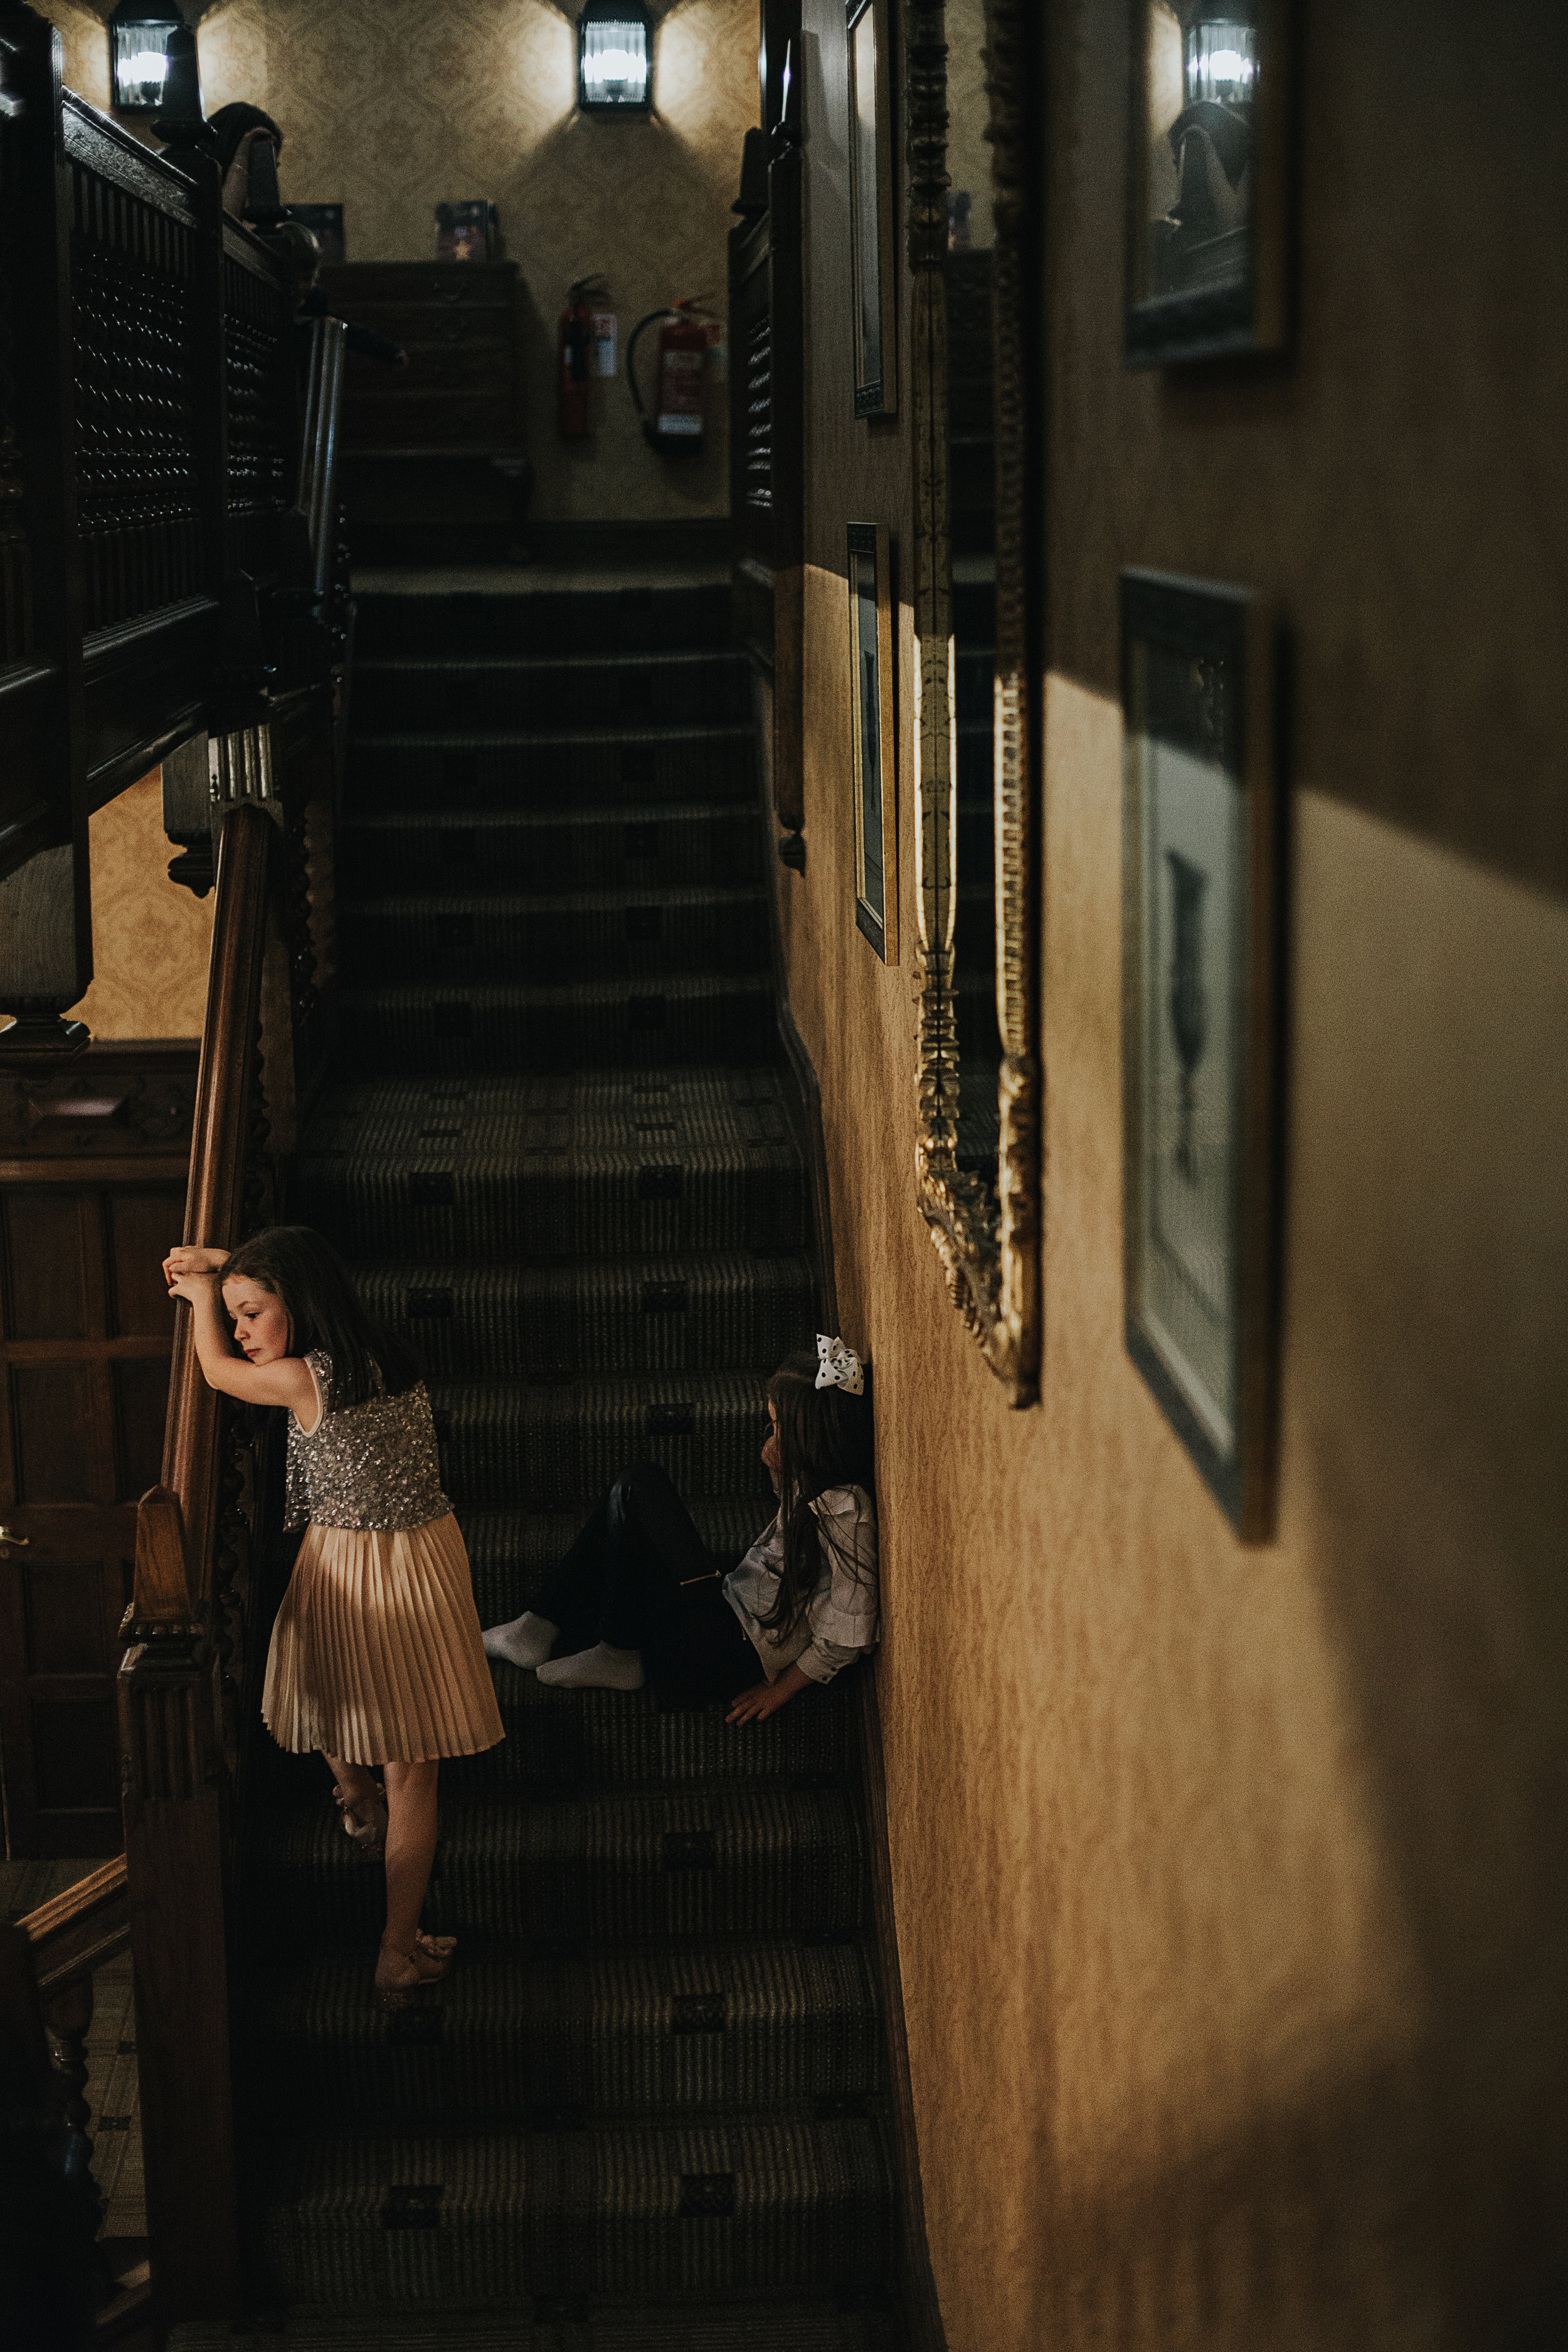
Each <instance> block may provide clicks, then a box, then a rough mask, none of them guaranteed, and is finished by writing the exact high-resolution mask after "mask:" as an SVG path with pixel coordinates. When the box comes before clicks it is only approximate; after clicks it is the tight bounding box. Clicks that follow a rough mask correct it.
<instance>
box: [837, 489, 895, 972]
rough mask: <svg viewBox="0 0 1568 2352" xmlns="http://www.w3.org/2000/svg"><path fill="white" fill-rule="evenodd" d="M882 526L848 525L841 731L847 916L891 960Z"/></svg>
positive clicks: (888, 610)
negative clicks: (848, 857)
mask: <svg viewBox="0 0 1568 2352" xmlns="http://www.w3.org/2000/svg"><path fill="white" fill-rule="evenodd" d="M890 572H891V562H890V554H889V541H888V530H887V525H886V524H885V523H879V522H852V523H851V524H850V525H849V659H850V692H849V713H850V717H849V729H850V745H851V757H852V766H851V772H852V774H853V776H854V779H855V920H856V923H857V925H858V928H859V929H860V930H861V931H863V932H864V934H865V936H866V937H867V939H868V940H870V942H871V945H872V946H873V947H874V948H875V949H876V950H877V953H878V954H879V956H880V957H881V959H882V961H883V962H884V963H897V962H898V961H899V858H898V841H899V832H898V791H897V784H896V775H897V761H896V746H897V741H898V738H897V735H896V734H895V732H894V711H893V599H892V580H891V577H890Z"/></svg>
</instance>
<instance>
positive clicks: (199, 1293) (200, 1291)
mask: <svg viewBox="0 0 1568 2352" xmlns="http://www.w3.org/2000/svg"><path fill="white" fill-rule="evenodd" d="M216 1284H217V1270H216V1267H215V1268H214V1270H213V1271H212V1273H210V1274H208V1273H206V1272H205V1270H204V1271H203V1272H201V1273H199V1274H176V1275H174V1276H171V1277H170V1281H169V1296H170V1297H171V1298H188V1299H190V1300H192V1301H193V1302H194V1301H195V1300H196V1299H198V1298H210V1297H211V1296H212V1294H213V1291H214V1289H215V1288H216Z"/></svg>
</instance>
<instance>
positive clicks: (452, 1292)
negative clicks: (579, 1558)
mask: <svg viewBox="0 0 1568 2352" xmlns="http://www.w3.org/2000/svg"><path fill="white" fill-rule="evenodd" d="M526 1238H527V1236H526V1235H520V1236H519V1239H520V1240H526ZM354 1278H355V1282H356V1284H357V1286H358V1288H359V1292H360V1295H361V1297H363V1299H364V1301H365V1303H366V1305H367V1306H368V1307H370V1309H371V1311H372V1313H373V1314H374V1316H375V1317H376V1318H377V1320H378V1321H380V1322H382V1323H384V1324H385V1325H387V1326H388V1327H390V1328H393V1329H395V1330H399V1331H401V1332H403V1333H404V1334H405V1337H406V1338H407V1339H409V1340H411V1341H412V1343H413V1345H414V1346H415V1347H416V1349H417V1350H418V1352H419V1355H420V1356H421V1358H422V1359H423V1360H424V1362H425V1365H426V1369H427V1370H428V1371H429V1373H430V1374H431V1376H432V1377H433V1378H438V1379H447V1378H457V1379H468V1378H471V1377H477V1378H481V1379H499V1378H502V1377H507V1376H510V1377H511V1378H513V1379H527V1378H531V1377H537V1376H540V1375H542V1374H546V1373H549V1374H555V1375H559V1376H561V1377H563V1378H571V1379H575V1378H577V1377H578V1376H580V1375H582V1374H584V1373H597V1374H604V1373H612V1372H615V1373H618V1372H628V1373H644V1372H661V1371H683V1370H686V1369H687V1368H688V1367H691V1368H692V1369H697V1368H699V1367H700V1368H703V1369H710V1368H711V1367H712V1366H714V1365H718V1364H766V1365H768V1366H769V1367H770V1369H771V1368H772V1366H773V1364H775V1363H777V1362H778V1361H779V1360H781V1358H783V1357H784V1355H785V1354H787V1353H788V1351H789V1350H790V1349H793V1348H799V1347H800V1346H802V1345H803V1344H809V1342H810V1338H811V1328H810V1327H811V1323H812V1316H813V1308H814V1302H815V1298H816V1272H815V1269H814V1268H813V1266H812V1264H811V1261H810V1260H809V1258H807V1257H805V1255H802V1254H801V1253H800V1252H798V1251H794V1252H791V1253H789V1254H788V1255H781V1256H778V1257H760V1256H757V1255H752V1254H750V1253H746V1252H742V1251H734V1252H728V1253H725V1254H724V1255H719V1254H717V1253H715V1254H713V1255H702V1256H700V1257H690V1258H680V1257H669V1256H659V1257H651V1258H650V1257H637V1258H621V1259H598V1260H593V1259H578V1260H576V1261H575V1262H574V1263H573V1264H569V1265H552V1266H504V1265H502V1266H472V1265H460V1264H458V1265H441V1264H439V1263H432V1262H431V1261H430V1260H428V1259H426V1260H423V1261H421V1262H417V1263H414V1264H408V1263H405V1264H402V1265H379V1266H362V1267H360V1268H358V1269H357V1270H356V1273H355V1277H354Z"/></svg>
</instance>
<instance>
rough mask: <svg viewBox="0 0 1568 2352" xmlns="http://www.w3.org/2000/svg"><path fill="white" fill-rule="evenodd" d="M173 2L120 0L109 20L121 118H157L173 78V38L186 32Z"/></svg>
mask: <svg viewBox="0 0 1568 2352" xmlns="http://www.w3.org/2000/svg"><path fill="white" fill-rule="evenodd" d="M184 22H185V20H184V17H183V16H181V14H180V12H179V10H178V8H176V7H175V6H174V5H173V0H120V5H119V6H118V7H117V8H116V9H115V11H114V14H113V15H112V16H110V20H109V58H110V88H111V89H112V90H113V93H114V105H115V109H116V110H117V111H118V112H119V113H121V114H156V113H158V112H159V110H161V108H162V107H163V90H164V85H165V83H166V82H167V80H168V76H169V38H170V36H171V34H174V33H178V32H182V31H183V30H184Z"/></svg>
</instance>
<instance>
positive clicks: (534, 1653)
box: [484, 1488, 616, 1666]
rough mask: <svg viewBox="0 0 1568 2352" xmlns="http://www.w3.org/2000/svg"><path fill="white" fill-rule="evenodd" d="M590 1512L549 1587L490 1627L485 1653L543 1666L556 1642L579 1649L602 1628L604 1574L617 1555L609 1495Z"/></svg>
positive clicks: (519, 1664) (511, 1661)
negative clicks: (518, 1611) (508, 1618)
mask: <svg viewBox="0 0 1568 2352" xmlns="http://www.w3.org/2000/svg"><path fill="white" fill-rule="evenodd" d="M614 1491H615V1490H614V1489H613V1488H612V1489H611V1494H610V1495H605V1496H604V1497H603V1499H602V1500H601V1501H600V1503H599V1504H598V1505H597V1507H595V1510H594V1511H593V1512H592V1513H591V1514H590V1516H589V1517H588V1519H587V1520H586V1522H585V1523H584V1527H583V1528H582V1529H581V1531H580V1533H579V1534H578V1536H577V1538H576V1539H575V1541H574V1544H573V1546H572V1549H571V1550H570V1551H569V1552H568V1553H567V1555H566V1557H565V1559H563V1561H562V1563H561V1565H560V1567H559V1568H558V1569H557V1570H555V1573H554V1575H553V1576H552V1577H551V1578H550V1580H549V1581H548V1583H547V1584H546V1585H545V1587H544V1590H543V1591H542V1593H541V1594H540V1596H539V1598H538V1600H537V1601H536V1602H535V1603H534V1606H533V1607H532V1608H531V1609H525V1610H524V1611H523V1612H522V1615H521V1617H514V1618H512V1620H511V1621H510V1623H509V1624H505V1625H492V1626H490V1627H489V1630H488V1631H487V1633H485V1635H484V1644H485V1652H486V1654H487V1656H489V1657H492V1658H504V1659H506V1661H507V1662H508V1664H510V1665H514V1666H538V1665H542V1664H543V1663H544V1661H545V1659H546V1658H548V1657H549V1655H550V1653H551V1651H552V1649H553V1648H554V1646H555V1644H556V1642H557V1641H558V1640H562V1641H563V1643H564V1647H565V1648H566V1649H567V1650H569V1651H570V1650H577V1649H581V1648H582V1647H583V1646H584V1643H589V1642H592V1641H593V1640H594V1638H595V1634H596V1633H597V1632H598V1624H599V1610H600V1606H601V1603H602V1601H603V1600H604V1592H605V1573H606V1571H607V1570H608V1569H609V1566H610V1564H611V1562H612V1560H613V1559H614V1558H615V1550H616V1545H615V1538H614V1536H613V1535H612V1533H611V1530H610V1522H609V1512H610V1501H611V1495H613V1493H614Z"/></svg>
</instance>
